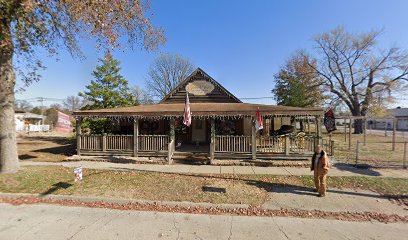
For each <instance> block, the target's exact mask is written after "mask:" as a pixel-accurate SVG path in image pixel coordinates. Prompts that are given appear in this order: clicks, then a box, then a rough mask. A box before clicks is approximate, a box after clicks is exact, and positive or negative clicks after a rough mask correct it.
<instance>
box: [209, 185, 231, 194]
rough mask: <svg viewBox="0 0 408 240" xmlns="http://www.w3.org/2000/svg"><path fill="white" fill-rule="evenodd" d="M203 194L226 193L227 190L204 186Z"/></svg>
mask: <svg viewBox="0 0 408 240" xmlns="http://www.w3.org/2000/svg"><path fill="white" fill-rule="evenodd" d="M203 192H217V193H226V192H227V189H226V188H223V187H212V186H203Z"/></svg>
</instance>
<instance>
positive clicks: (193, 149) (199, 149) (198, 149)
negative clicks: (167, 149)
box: [175, 144, 210, 154]
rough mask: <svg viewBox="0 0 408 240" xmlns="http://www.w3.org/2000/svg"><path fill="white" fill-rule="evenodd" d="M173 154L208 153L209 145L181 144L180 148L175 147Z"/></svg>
mask: <svg viewBox="0 0 408 240" xmlns="http://www.w3.org/2000/svg"><path fill="white" fill-rule="evenodd" d="M175 152H182V153H208V154H209V153H210V145H209V144H200V145H198V146H197V145H195V144H181V145H180V146H176V151H175Z"/></svg>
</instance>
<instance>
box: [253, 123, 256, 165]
mask: <svg viewBox="0 0 408 240" xmlns="http://www.w3.org/2000/svg"><path fill="white" fill-rule="evenodd" d="M252 160H256V129H255V120H254V119H252Z"/></svg>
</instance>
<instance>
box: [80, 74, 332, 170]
mask: <svg viewBox="0 0 408 240" xmlns="http://www.w3.org/2000/svg"><path fill="white" fill-rule="evenodd" d="M187 93H188V95H189V99H190V108H191V112H192V124H191V126H190V127H186V126H185V125H183V123H182V121H183V113H184V107H185V99H186V94H187ZM257 109H259V111H260V114H261V116H262V118H263V121H264V124H265V129H264V130H261V131H256V129H255V124H254V118H255V114H256V111H257ZM73 115H74V117H75V118H76V121H77V124H76V125H77V128H76V133H77V152H78V155H133V156H162V157H165V158H166V159H167V160H168V161H169V163H170V162H171V159H172V158H173V157H174V156H177V155H182V154H184V156H186V157H187V158H189V157H194V156H195V155H200V156H204V157H206V158H208V159H210V160H214V159H226V158H227V159H228V158H229V159H231V158H234V157H238V158H248V159H260V158H267V159H294V158H296V157H303V158H305V156H307V157H309V156H310V154H312V153H313V149H314V146H315V145H316V144H318V143H320V144H323V143H326V144H324V146H326V148H328V149H329V150H330V149H332V144H331V145H330V143H329V144H327V141H326V142H324V141H323V139H322V130H321V126H322V124H321V123H322V118H323V110H322V109H321V108H299V107H286V106H274V105H263V104H249V103H243V102H242V101H241V100H240V99H238V98H237V97H235V96H234V95H233V94H232V93H231V92H229V91H228V90H227V89H225V88H224V87H223V86H221V84H220V83H218V82H217V81H216V80H214V79H213V78H212V77H210V76H209V75H208V74H207V73H205V72H204V71H203V70H202V69H200V68H198V69H197V70H195V71H194V72H193V73H192V74H191V75H190V76H189V77H187V78H186V79H185V80H184V81H182V82H181V83H180V84H179V85H178V86H177V87H175V88H174V89H173V90H172V91H171V92H170V93H169V94H168V95H167V96H165V97H164V98H163V99H162V100H161V101H160V102H159V103H158V104H150V105H140V106H133V107H123V108H112V109H99V110H83V111H77V112H74V114H73ZM93 118H105V119H110V120H111V124H112V132H111V133H110V134H105V135H93V134H82V133H81V129H80V127H79V126H80V123H81V121H83V120H86V119H93ZM299 122H301V123H302V124H300V126H308V127H302V128H301V129H298V128H296V127H294V126H296V125H297V124H296V123H299ZM310 124H315V127H314V128H313V129H315V130H314V131H311V130H310V129H311V128H310ZM306 130H307V131H306ZM300 131H302V133H299V132H300ZM329 145H330V146H329Z"/></svg>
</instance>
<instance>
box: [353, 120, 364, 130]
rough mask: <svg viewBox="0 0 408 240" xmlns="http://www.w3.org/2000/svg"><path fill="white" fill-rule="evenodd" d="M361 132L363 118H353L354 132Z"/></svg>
mask: <svg viewBox="0 0 408 240" xmlns="http://www.w3.org/2000/svg"><path fill="white" fill-rule="evenodd" d="M362 133H363V119H355V120H354V134H362Z"/></svg>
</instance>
